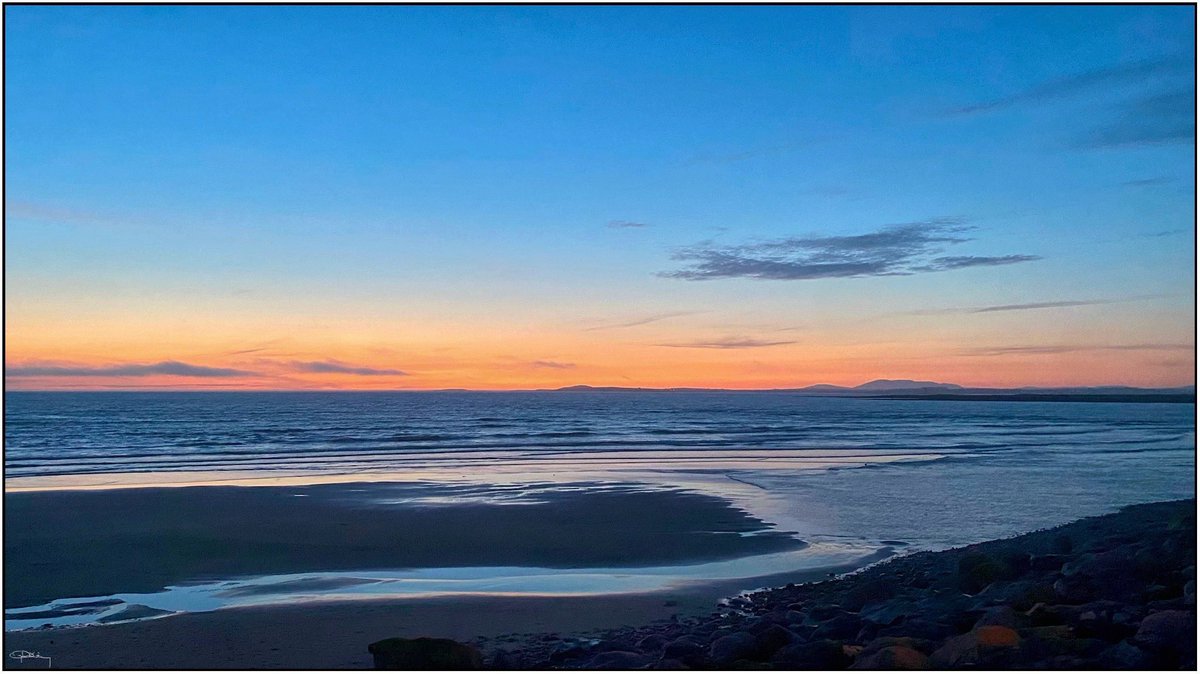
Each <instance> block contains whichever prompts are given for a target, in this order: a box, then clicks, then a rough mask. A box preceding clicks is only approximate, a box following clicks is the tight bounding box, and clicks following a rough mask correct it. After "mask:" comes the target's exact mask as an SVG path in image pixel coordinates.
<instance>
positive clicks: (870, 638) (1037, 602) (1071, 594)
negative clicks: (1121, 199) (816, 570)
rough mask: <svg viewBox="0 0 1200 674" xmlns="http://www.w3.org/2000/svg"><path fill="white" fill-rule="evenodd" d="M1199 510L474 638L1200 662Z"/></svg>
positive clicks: (614, 649)
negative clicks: (707, 607) (581, 627)
mask: <svg viewBox="0 0 1200 674" xmlns="http://www.w3.org/2000/svg"><path fill="white" fill-rule="evenodd" d="M1195 508H1196V506H1195V501H1194V500H1186V501H1174V502H1167V503H1151V504H1145V505H1138V506H1131V507H1128V508H1125V509H1124V510H1122V511H1120V512H1118V513H1114V514H1111V515H1105V516H1101V517H1093V518H1089V519H1084V520H1080V521H1077V522H1073V523H1071V524H1067V525H1064V526H1061V527H1056V528H1054V529H1048V530H1043V531H1037V532H1033V533H1029V534H1025V535H1022V536H1017V537H1015V538H1011V539H1005V540H999V541H989V542H986V543H980V544H977V545H970V546H967V547H963V548H957V549H953V550H946V551H941V552H922V553H916V554H912V555H908V556H904V557H900V558H896V559H892V560H890V561H887V562H884V563H881V564H878V565H875V566H872V567H869V568H867V569H864V570H861V571H859V572H856V573H853V574H849V575H846V576H844V577H840V578H835V579H831V580H828V581H823V582H818V583H810V584H805V585H788V586H786V587H780V588H774V589H770V590H763V591H759V592H754V593H750V594H746V595H742V596H739V597H735V598H733V599H731V600H729V601H728V602H725V603H723V604H722V605H721V606H720V607H718V610H717V611H715V612H714V613H712V614H711V615H709V616H706V617H703V618H693V619H687V620H677V619H672V620H671V621H669V622H661V623H658V624H652V625H648V626H644V627H640V628H625V629H620V630H610V631H606V632H600V633H594V634H582V635H563V634H536V635H520V636H517V637H514V636H509V637H507V638H500V639H482V640H478V641H476V642H475V643H474V644H471V646H473V647H474V648H476V649H478V652H479V653H480V654H481V656H482V658H481V660H479V661H478V662H480V664H482V665H483V666H486V667H489V668H495V669H669V670H670V669H769V668H779V669H846V668H849V669H963V668H986V669H1185V670H1186V669H1195V668H1196V566H1195V564H1196V546H1195V544H1196V522H1195V512H1196V510H1195ZM410 664H417V663H415V662H414V663H410Z"/></svg>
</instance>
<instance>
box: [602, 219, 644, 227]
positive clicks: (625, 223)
mask: <svg viewBox="0 0 1200 674" xmlns="http://www.w3.org/2000/svg"><path fill="white" fill-rule="evenodd" d="M649 226H650V225H649V224H647V223H645V222H634V221H632V220H613V221H611V222H609V223H608V227H609V228H610V229H642V228H643V227H649Z"/></svg>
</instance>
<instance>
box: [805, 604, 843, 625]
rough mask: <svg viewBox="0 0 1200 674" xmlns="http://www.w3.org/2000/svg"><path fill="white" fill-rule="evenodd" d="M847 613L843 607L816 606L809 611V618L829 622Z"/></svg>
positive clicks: (834, 605)
mask: <svg viewBox="0 0 1200 674" xmlns="http://www.w3.org/2000/svg"><path fill="white" fill-rule="evenodd" d="M843 613H845V611H844V610H842V607H841V606H838V605H837V604H828V605H825V606H814V607H812V608H811V609H809V611H808V617H809V618H811V619H812V620H816V621H818V622H820V621H824V620H829V619H830V618H833V617H835V616H838V615H841V614H843Z"/></svg>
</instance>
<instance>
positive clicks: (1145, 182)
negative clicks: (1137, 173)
mask: <svg viewBox="0 0 1200 674" xmlns="http://www.w3.org/2000/svg"><path fill="white" fill-rule="evenodd" d="M1173 182H1175V179H1174V178H1170V177H1168V176H1155V177H1153V178H1139V179H1137V180H1126V181H1125V182H1123V183H1121V185H1122V186H1124V187H1158V186H1159V185H1167V184H1169V183H1173Z"/></svg>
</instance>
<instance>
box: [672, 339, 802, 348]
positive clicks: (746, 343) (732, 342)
mask: <svg viewBox="0 0 1200 674" xmlns="http://www.w3.org/2000/svg"><path fill="white" fill-rule="evenodd" d="M795 343H796V342H794V341H770V340H765V339H752V338H750V337H726V338H724V339H714V340H711V341H698V342H686V343H681V344H658V345H657V346H669V347H672V348H676V349H759V348H762V347H766V346H781V345H783V344H795Z"/></svg>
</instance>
